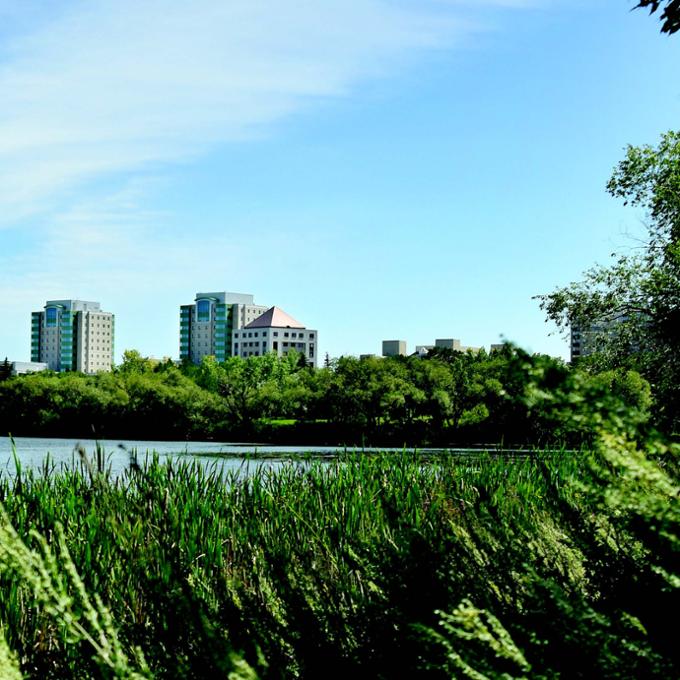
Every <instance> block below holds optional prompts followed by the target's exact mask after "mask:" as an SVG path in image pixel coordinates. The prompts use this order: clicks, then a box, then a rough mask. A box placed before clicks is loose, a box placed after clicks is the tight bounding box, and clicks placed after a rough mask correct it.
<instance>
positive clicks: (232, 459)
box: [0, 437, 344, 475]
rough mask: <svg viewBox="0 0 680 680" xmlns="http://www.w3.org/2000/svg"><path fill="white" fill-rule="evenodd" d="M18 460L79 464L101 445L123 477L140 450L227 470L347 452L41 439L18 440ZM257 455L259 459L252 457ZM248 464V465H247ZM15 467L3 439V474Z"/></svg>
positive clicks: (35, 464)
mask: <svg viewBox="0 0 680 680" xmlns="http://www.w3.org/2000/svg"><path fill="white" fill-rule="evenodd" d="M14 444H15V447H16V452H17V457H18V458H19V460H20V461H21V465H22V467H23V468H25V469H26V468H33V469H39V468H42V466H43V464H44V462H45V460H46V459H47V456H48V455H49V460H50V461H51V462H52V463H54V464H55V465H57V466H60V465H72V464H73V463H74V462H76V463H77V462H78V460H79V455H78V454H77V453H76V451H75V449H76V447H77V446H82V447H83V448H84V449H85V450H86V451H87V453H88V455H89V456H90V458H92V457H93V456H94V452H95V448H96V445H97V444H98V445H99V446H100V447H102V448H103V450H104V451H105V453H106V460H107V464H108V465H110V466H111V471H112V472H113V474H114V475H118V474H120V473H121V472H122V471H123V470H124V469H125V468H126V467H127V466H128V464H129V461H130V452H131V451H137V458H138V460H139V462H140V464H141V463H143V461H144V459H145V456H146V455H147V454H148V455H149V456H150V455H151V454H152V452H156V453H157V454H158V455H159V456H160V458H161V460H163V459H168V458H176V459H183V460H187V459H196V460H200V461H201V462H202V463H209V464H210V463H216V464H217V465H219V466H220V467H222V468H223V469H225V470H228V469H237V468H240V467H242V466H243V465H248V466H249V467H250V469H253V468H257V467H260V466H266V467H273V466H277V465H280V464H281V461H282V460H285V459H287V458H288V457H290V455H291V454H301V453H302V454H304V453H313V454H315V455H318V456H319V457H323V456H331V455H333V454H335V453H338V452H341V451H343V450H344V449H342V448H339V447H332V446H331V447H328V446H327V447H323V446H321V447H319V446H316V447H311V446H260V445H258V444H231V443H220V442H154V441H131V440H127V439H108V440H107V439H104V440H96V441H95V440H94V439H44V438H40V437H15V439H14ZM253 454H257V457H258V459H257V460H253V459H251V458H250V456H252V455H253ZM244 461H245V462H244ZM14 471H15V464H14V460H13V457H12V446H11V441H10V439H9V437H0V474H9V475H14Z"/></svg>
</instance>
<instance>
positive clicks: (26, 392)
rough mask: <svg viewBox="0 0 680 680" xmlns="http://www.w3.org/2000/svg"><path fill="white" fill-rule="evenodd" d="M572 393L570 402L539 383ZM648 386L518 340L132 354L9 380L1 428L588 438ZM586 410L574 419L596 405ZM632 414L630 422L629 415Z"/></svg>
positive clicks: (142, 434) (449, 439)
mask: <svg viewBox="0 0 680 680" xmlns="http://www.w3.org/2000/svg"><path fill="white" fill-rule="evenodd" d="M537 390H538V391H543V392H559V393H567V392H568V393H570V394H571V395H572V397H571V401H570V402H569V404H568V406H563V408H562V410H561V411H559V412H558V411H557V410H555V409H551V410H546V403H547V402H546V401H545V400H543V401H537V400H536V399H534V398H533V393H534V392H535V391H537ZM649 406H650V392H649V386H648V385H647V383H646V382H645V381H644V380H642V379H641V378H640V376H639V375H637V374H636V373H635V372H633V371H629V370H626V369H622V370H618V371H605V372H602V373H599V374H592V373H588V372H582V371H578V370H573V369H571V368H570V367H568V366H566V365H565V364H564V363H563V362H561V361H559V360H555V359H551V358H550V357H547V356H529V355H527V354H526V353H524V352H521V351H519V350H517V349H513V348H512V347H510V346H508V347H506V348H505V349H504V350H503V351H501V352H496V353H493V354H491V355H487V354H486V353H484V352H480V353H479V354H477V355H475V354H471V353H467V354H464V353H460V352H453V351H437V352H433V353H432V354H431V356H429V357H427V358H425V359H421V358H418V357H396V358H385V359H379V358H367V359H361V360H360V359H355V358H353V357H342V358H340V359H338V360H337V361H335V362H330V365H329V366H328V367H324V368H321V369H312V368H310V367H308V366H306V365H305V364H304V362H301V361H300V360H299V357H298V356H296V355H289V356H288V357H284V358H282V359H277V358H276V357H275V356H273V355H269V356H264V357H250V358H248V359H241V358H231V359H228V360H227V361H226V362H224V363H218V362H216V361H215V360H214V359H212V358H206V359H205V360H204V361H203V363H202V364H201V365H200V366H193V365H187V366H183V367H177V366H174V365H173V364H172V363H171V362H166V363H162V364H157V363H156V364H154V363H153V362H151V361H149V360H147V359H144V358H143V357H140V356H139V354H138V353H137V352H127V353H126V356H125V361H124V362H123V364H122V365H121V366H120V367H119V368H118V369H117V370H116V371H115V372H114V373H111V374H106V373H103V374H99V375H95V376H85V375H81V374H76V373H66V374H54V373H38V374H33V375H29V376H20V377H17V378H14V379H11V380H6V381H4V382H1V383H0V430H1V431H2V433H3V434H7V433H9V432H11V433H12V434H14V435H22V434H25V435H32V436H38V435H44V436H80V437H83V436H85V437H97V438H106V437H122V438H130V439H135V438H140V439H144V438H146V439H153V438H159V439H185V438H192V439H202V438H216V439H222V440H227V439H234V438H237V439H243V438H250V439H252V438H256V439H257V440H259V441H262V440H271V441H276V442H279V443H281V442H285V441H290V442H292V443H303V442H311V443H330V444H347V445H360V444H362V443H366V444H387V443H391V444H395V445H398V446H401V445H404V444H406V445H411V446H414V445H422V444H452V443H471V442H472V443H477V442H483V443H489V442H492V443H497V442H504V443H506V444H508V443H531V444H540V443H543V442H546V441H561V442H565V443H569V444H570V445H577V444H579V443H581V442H584V441H588V439H589V437H590V433H591V431H592V427H591V426H592V424H593V418H594V416H595V414H597V413H598V412H600V411H606V412H609V411H612V410H617V409H619V410H622V411H625V412H627V413H628V412H630V413H629V418H628V419H629V421H631V419H635V420H636V423H637V424H638V425H640V424H642V423H643V422H644V421H645V420H646V418H647V415H648V411H649ZM586 411H587V415H583V417H582V418H581V419H580V420H579V418H577V417H574V416H575V415H578V414H579V413H585V412H586ZM631 422H632V421H631Z"/></svg>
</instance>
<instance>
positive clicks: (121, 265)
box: [0, 0, 531, 318]
mask: <svg viewBox="0 0 680 680" xmlns="http://www.w3.org/2000/svg"><path fill="white" fill-rule="evenodd" d="M527 4H531V3H529V2H528V1H525V0H475V2H474V3H471V2H469V1H467V2H466V1H450V0H412V1H411V0H408V1H407V0H297V1H296V2H290V0H192V1H191V2H186V1H185V0H64V1H62V2H45V1H43V0H22V2H21V3H17V2H15V1H14V0H0V229H2V228H3V227H4V228H5V229H7V228H10V229H12V230H13V231H17V230H19V229H22V228H24V227H28V228H30V229H31V230H32V233H35V235H36V244H39V245H36V247H35V248H33V249H23V250H17V251H16V252H11V251H9V250H8V249H6V248H4V247H2V243H1V240H2V239H3V238H4V237H3V236H2V232H1V231H0V265H1V266H0V295H2V296H3V298H4V299H5V300H7V299H8V298H9V296H10V295H11V297H12V299H13V301H14V302H13V304H15V305H17V307H16V309H17V310H18V309H19V307H18V306H19V305H20V306H21V307H22V308H23V309H24V310H25V308H26V302H27V300H30V301H31V302H30V304H31V305H35V304H36V302H39V301H40V300H41V299H42V298H43V294H44V295H47V296H53V295H56V294H63V295H65V296H71V295H76V294H81V292H82V294H84V295H87V294H88V293H87V291H88V290H91V289H92V288H93V287H94V284H95V283H96V289H97V290H98V291H101V296H102V298H104V297H106V294H107V290H106V287H107V286H109V288H110V292H111V294H112V295H114V296H116V297H117V296H118V295H122V294H123V293H125V294H128V293H130V292H134V291H137V290H139V289H140V287H141V285H142V282H143V281H144V280H146V281H149V280H150V272H155V273H154V275H153V286H154V287H156V288H162V287H164V286H165V287H166V288H167V287H168V286H170V287H172V286H173V285H178V284H177V282H176V281H174V280H173V278H172V277H173V276H174V274H173V268H174V267H175V265H176V266H177V269H174V271H177V270H181V269H186V268H187V262H191V261H192V260H193V261H194V263H195V265H196V267H197V268H200V267H201V263H202V261H210V253H211V252H212V253H214V252H215V251H216V250H218V249H222V250H223V251H224V253H225V257H226V258H230V257H231V256H232V255H233V260H234V262H236V261H237V260H238V257H236V255H237V254H238V249H239V248H241V247H242V248H247V247H248V246H247V245H246V244H242V245H239V242H238V239H234V238H229V239H227V238H226V237H225V240H224V243H219V242H215V241H212V242H211V244H210V245H206V246H202V245H200V244H198V245H197V244H196V243H193V244H191V247H188V244H187V243H186V242H185V241H183V240H182V238H181V237H180V238H173V239H167V238H163V237H162V232H163V228H164V216H163V215H158V214H151V213H149V212H148V211H147V210H146V209H145V207H144V199H143V196H144V192H145V191H146V189H147V187H146V184H145V183H146V182H147V181H148V180H147V178H149V177H151V178H153V177H158V176H162V174H163V168H164V167H166V166H168V165H169V164H177V163H181V162H187V161H189V160H191V159H194V158H197V157H200V155H201V154H204V153H206V152H208V151H210V150H212V149H214V148H215V147H216V146H217V145H222V144H226V143H230V142H238V141H243V140H247V139H249V138H251V137H253V136H260V135H263V134H269V133H270V130H271V126H272V124H274V123H275V122H276V121H278V120H280V119H282V118H283V117H286V116H290V115H291V114H294V113H295V112H296V111H299V110H301V109H303V108H307V107H310V106H312V105H313V104H314V103H315V102H318V101H319V100H328V99H332V98H340V97H346V96H348V95H349V94H351V93H352V92H353V91H354V90H355V88H357V86H358V85H359V84H361V83H362V82H365V81H367V80H368V79H371V78H378V77H385V76H389V75H391V74H392V73H395V72H398V70H399V69H401V68H402V67H403V65H404V64H408V63H409V60H412V59H413V58H414V55H417V54H419V53H422V52H423V51H427V50H435V49H449V48H451V47H454V46H455V45H457V44H460V43H461V42H462V41H464V40H465V39H467V38H468V37H469V36H470V35H471V34H472V33H474V32H475V31H477V30H479V26H478V25H477V24H476V23H475V22H474V18H475V12H474V10H475V9H478V8H480V7H482V6H486V7H493V6H525V5H527ZM111 179H113V180H114V181H113V182H110V180H111ZM102 182H103V183H104V184H108V186H113V187H115V190H113V189H105V191H110V193H109V194H107V195H103V196H102V191H101V187H100V186H99V187H98V186H97V184H98V183H99V184H101V183H102ZM27 217H30V218H31V219H26V218H27ZM6 233H7V232H6ZM268 236H269V238H272V235H271V234H270V235H268ZM234 266H236V265H234ZM102 272H106V276H105V277H102V275H101V274H102ZM19 281H20V282H21V285H20V288H21V291H23V293H22V294H21V295H18V294H17V289H18V288H19V285H18V282H19ZM56 284H58V286H57V287H58V290H55V286H56ZM90 284H92V285H90ZM47 291H50V292H47ZM60 291H61V292H60ZM79 291H80V292H79ZM23 295H25V296H26V297H27V300H23V299H22V296H23ZM17 313H18V311H17ZM22 318H23V317H22Z"/></svg>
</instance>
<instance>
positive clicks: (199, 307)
mask: <svg viewBox="0 0 680 680" xmlns="http://www.w3.org/2000/svg"><path fill="white" fill-rule="evenodd" d="M196 321H210V300H199V301H198V302H197V303H196Z"/></svg>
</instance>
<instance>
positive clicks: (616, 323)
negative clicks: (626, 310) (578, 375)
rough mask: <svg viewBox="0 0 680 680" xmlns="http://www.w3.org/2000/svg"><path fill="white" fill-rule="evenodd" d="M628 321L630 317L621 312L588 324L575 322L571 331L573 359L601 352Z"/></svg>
mask: <svg viewBox="0 0 680 680" xmlns="http://www.w3.org/2000/svg"><path fill="white" fill-rule="evenodd" d="M626 321H629V317H628V316H627V315H625V314H620V315H618V316H615V317H613V318H612V319H608V320H606V319H603V320H601V321H597V322H595V323H592V324H590V325H587V326H581V325H578V324H573V325H572V327H571V333H570V336H571V337H570V350H571V361H575V360H576V359H580V358H581V357H587V356H590V355H591V354H595V353H596V352H599V351H600V350H601V349H602V348H603V347H604V345H605V344H606V342H607V341H608V340H610V339H612V338H613V337H615V336H616V334H617V333H618V332H620V330H621V324H622V323H625V322H626Z"/></svg>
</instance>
